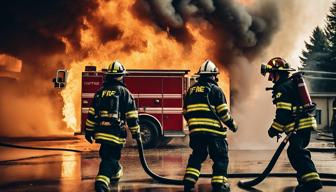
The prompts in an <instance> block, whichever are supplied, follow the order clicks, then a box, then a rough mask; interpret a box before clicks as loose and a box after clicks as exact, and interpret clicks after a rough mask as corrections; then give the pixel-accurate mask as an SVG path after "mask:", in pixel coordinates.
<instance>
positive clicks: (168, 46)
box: [62, 0, 229, 130]
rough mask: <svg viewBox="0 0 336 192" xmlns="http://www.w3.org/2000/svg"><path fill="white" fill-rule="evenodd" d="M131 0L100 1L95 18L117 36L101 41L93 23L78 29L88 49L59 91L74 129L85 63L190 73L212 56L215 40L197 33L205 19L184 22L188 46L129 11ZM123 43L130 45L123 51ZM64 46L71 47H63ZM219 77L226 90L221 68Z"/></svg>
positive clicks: (103, 66)
mask: <svg viewBox="0 0 336 192" xmlns="http://www.w3.org/2000/svg"><path fill="white" fill-rule="evenodd" d="M134 2H135V1H134V0H127V1H126V0H125V1H101V2H100V7H99V10H98V12H97V13H96V16H95V17H96V18H95V19H97V20H99V21H102V20H103V21H105V22H106V23H107V24H109V25H111V26H118V27H119V28H120V29H121V30H122V31H123V34H122V36H121V38H120V39H118V40H113V41H109V42H107V43H106V44H101V43H100V41H99V39H98V34H97V32H96V31H95V26H94V25H92V24H90V23H89V22H87V28H86V29H83V30H82V31H81V46H82V48H83V50H88V54H87V56H86V57H85V58H83V59H81V60H79V61H74V62H73V63H71V64H70V68H71V69H70V71H69V78H68V84H67V87H66V88H65V89H64V90H63V91H62V97H63V99H64V103H65V105H64V109H63V114H64V121H65V122H66V123H67V125H68V126H69V127H71V128H72V129H73V130H78V128H79V127H80V126H79V123H80V122H79V119H80V110H79V109H80V92H81V73H82V71H83V70H84V66H86V65H89V64H91V65H95V66H97V68H98V69H101V68H106V67H107V65H108V64H109V63H110V62H112V61H113V60H115V59H118V60H119V61H121V63H123V64H124V65H125V67H126V68H128V69H190V70H191V73H190V74H194V73H195V72H196V71H197V70H198V68H199V66H200V65H201V64H202V62H203V61H204V60H205V59H207V58H209V59H212V60H213V61H214V62H215V63H217V65H218V66H220V65H221V64H220V63H219V62H217V61H216V60H214V56H213V51H211V50H214V46H215V42H213V41H211V40H209V39H207V38H206V37H204V36H203V35H202V33H201V31H202V30H206V29H208V28H210V27H211V26H210V25H209V24H207V23H206V22H203V23H201V24H199V23H198V24H197V25H193V24H187V26H186V27H187V29H188V30H189V31H190V32H191V34H192V36H193V37H194V39H195V40H196V41H195V42H194V43H193V44H192V45H188V46H190V47H188V48H187V46H184V45H182V44H181V43H179V42H177V41H176V40H175V39H174V38H172V37H170V36H169V35H168V33H167V32H166V31H163V30H161V29H158V28H157V27H156V26H151V25H149V24H145V23H143V22H142V21H141V20H139V19H138V18H135V16H134V15H132V13H131V11H130V9H131V7H132V5H133V4H134ZM125 47H131V48H132V49H130V50H127V51H125ZM67 50H71V49H70V48H67ZM220 71H221V75H220V79H221V80H222V81H223V80H224V82H225V83H224V84H223V83H221V86H222V87H224V89H225V92H226V93H228V91H229V86H228V83H227V82H229V77H228V73H227V72H226V71H225V70H224V69H223V68H221V69H220Z"/></svg>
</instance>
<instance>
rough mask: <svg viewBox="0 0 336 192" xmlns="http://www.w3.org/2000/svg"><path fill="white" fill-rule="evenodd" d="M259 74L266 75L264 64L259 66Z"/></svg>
mask: <svg viewBox="0 0 336 192" xmlns="http://www.w3.org/2000/svg"><path fill="white" fill-rule="evenodd" d="M260 73H261V74H262V75H263V76H265V75H266V73H267V66H266V65H265V64H261V68H260Z"/></svg>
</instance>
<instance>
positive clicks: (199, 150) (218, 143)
mask: <svg viewBox="0 0 336 192" xmlns="http://www.w3.org/2000/svg"><path fill="white" fill-rule="evenodd" d="M189 145H190V147H191V149H192V150H193V151H192V154H191V155H190V157H189V161H188V166H187V168H186V172H185V175H184V185H185V188H193V186H194V185H195V183H196V182H197V180H198V178H199V175H200V171H201V165H202V163H203V162H204V161H205V160H206V158H207V156H208V154H209V155H210V158H211V159H212V161H213V166H212V170H213V176H212V180H211V184H212V187H213V189H214V190H215V189H220V188H221V187H222V186H223V185H224V183H227V182H228V180H227V168H228V164H229V158H228V144H227V141H226V139H225V138H224V137H219V136H214V135H210V134H194V135H191V136H190V143H189Z"/></svg>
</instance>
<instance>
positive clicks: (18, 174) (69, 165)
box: [0, 137, 336, 192]
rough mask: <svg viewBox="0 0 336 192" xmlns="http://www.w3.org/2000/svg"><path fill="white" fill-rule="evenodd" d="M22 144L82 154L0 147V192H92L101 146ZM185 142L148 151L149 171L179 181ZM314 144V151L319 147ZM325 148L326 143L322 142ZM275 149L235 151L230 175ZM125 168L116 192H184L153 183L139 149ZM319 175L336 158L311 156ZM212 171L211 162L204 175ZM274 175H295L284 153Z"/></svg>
mask: <svg viewBox="0 0 336 192" xmlns="http://www.w3.org/2000/svg"><path fill="white" fill-rule="evenodd" d="M11 143H15V144H19V145H28V146H38V147H64V148H74V149H79V150H82V151H84V152H82V153H73V152H62V151H37V150H28V149H15V148H7V147H0V154H1V155H0V178H1V179H0V191H16V192H17V191H48V192H49V191H63V192H68V191H83V192H85V191H94V188H93V184H94V178H95V176H96V174H97V168H98V165H99V157H98V152H97V150H98V147H99V146H98V145H96V144H94V145H89V144H87V143H86V142H85V141H84V140H83V138H82V137H75V138H72V139H64V140H48V141H15V142H13V141H12V142H11ZM185 143H186V141H182V140H175V141H173V142H172V143H171V144H169V146H166V147H163V148H160V149H151V150H146V154H145V155H146V159H147V162H148V164H149V166H150V168H151V169H152V170H153V171H154V172H155V173H157V174H159V175H162V176H165V177H169V178H173V179H181V178H182V177H183V174H184V169H185V167H186V163H187V159H188V156H189V154H190V149H189V148H188V146H187V145H186V144H185ZM319 145H320V144H319V143H314V142H313V143H312V146H314V147H315V146H319ZM321 145H324V143H321ZM273 153H274V151H272V150H263V151H258V150H245V151H244V150H231V151H230V152H229V155H230V165H229V172H230V173H247V172H257V173H258V172H262V171H263V169H264V168H265V167H266V165H267V164H268V162H269V160H270V158H271V157H272V155H273ZM122 154H123V156H122V159H121V164H122V165H123V167H124V176H123V177H122V179H121V180H120V182H119V184H118V185H117V186H116V185H115V186H113V187H112V191H137V192H140V191H146V192H147V191H168V192H169V191H183V188H182V187H181V186H174V185H164V184H160V183H157V182H155V181H153V180H152V179H151V178H150V177H149V176H148V175H147V174H146V173H145V172H144V171H143V169H142V167H141V164H140V161H139V159H138V152H137V149H136V148H135V147H132V146H130V147H126V148H124V150H123V153H122ZM312 158H313V160H314V162H315V164H316V166H317V168H318V171H319V172H325V173H336V163H335V162H336V153H312ZM210 172H211V161H210V160H207V161H206V162H205V163H204V166H203V167H202V173H210ZM273 172H293V169H292V168H291V166H290V164H289V162H288V159H287V157H286V154H285V153H283V154H282V155H281V156H280V158H279V161H278V162H277V164H276V166H275V168H274V169H273ZM239 180H241V179H240V178H238V179H230V184H231V191H233V192H236V191H237V192H239V191H246V190H243V189H240V188H239V187H238V186H237V182H238V181H239ZM295 185H296V179H294V178H267V179H266V180H265V181H264V182H263V183H261V184H260V185H258V186H256V187H255V189H254V190H250V191H265V192H269V191H270V192H277V191H279V192H280V191H281V192H290V191H293V190H294V187H295ZM196 191H211V185H210V179H208V178H201V179H200V180H199V181H198V183H197V187H196ZM320 191H324V192H335V191H336V187H324V188H323V189H322V190H320Z"/></svg>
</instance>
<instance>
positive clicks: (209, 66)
mask: <svg viewBox="0 0 336 192" xmlns="http://www.w3.org/2000/svg"><path fill="white" fill-rule="evenodd" d="M196 74H197V75H217V74H219V72H218V68H217V67H216V65H215V64H214V63H213V62H212V61H210V60H209V59H207V60H206V61H205V62H204V63H203V64H202V65H201V67H200V68H199V70H198V73H196Z"/></svg>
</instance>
